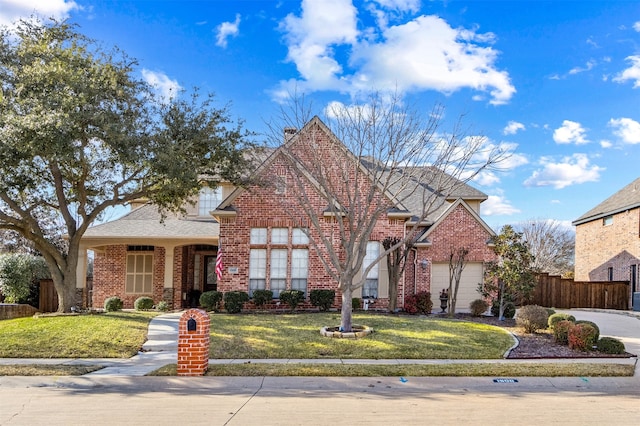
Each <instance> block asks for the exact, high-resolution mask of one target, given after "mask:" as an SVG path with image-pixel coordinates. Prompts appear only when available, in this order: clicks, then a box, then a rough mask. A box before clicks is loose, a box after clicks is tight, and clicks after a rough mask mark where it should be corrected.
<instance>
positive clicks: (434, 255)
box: [93, 124, 494, 309]
mask: <svg viewBox="0 0 640 426" xmlns="http://www.w3.org/2000/svg"><path fill="white" fill-rule="evenodd" d="M305 131H306V132H308V133H307V134H306V135H307V136H305V137H306V139H305V138H300V139H297V141H298V142H297V143H296V144H295V145H292V146H290V147H289V149H290V152H292V153H293V155H294V156H295V161H296V162H297V164H296V163H295V162H292V161H291V159H290V158H287V157H285V156H284V154H283V153H280V154H279V156H278V155H276V156H275V157H274V158H271V159H270V160H269V162H268V163H266V166H265V168H264V169H263V170H261V179H262V181H261V182H260V185H255V186H251V187H249V188H247V189H246V190H243V191H241V192H239V193H238V194H234V196H233V197H230V198H229V200H230V201H229V202H230V205H229V206H227V207H230V209H229V210H227V211H232V212H233V213H232V214H228V215H227V214H221V215H219V216H217V218H218V221H219V236H216V237H218V241H219V249H221V250H222V252H223V261H224V266H225V268H224V273H223V276H222V279H221V280H219V282H217V288H216V289H217V290H218V291H220V292H223V293H225V292H228V291H233V290H240V291H247V292H248V291H249V254H250V251H251V249H252V248H259V249H265V250H266V252H267V265H266V275H267V276H266V288H270V279H269V271H270V264H269V262H270V255H269V254H270V253H271V250H272V249H273V248H274V247H275V246H273V245H271V244H269V243H267V244H266V245H263V246H255V245H254V246H252V245H251V244H250V233H251V229H253V228H266V229H267V230H268V234H270V232H271V230H272V229H273V228H287V229H288V235H289V242H288V244H286V246H284V247H283V246H282V245H279V246H277V248H286V249H287V250H288V255H287V262H288V264H287V274H288V275H289V276H287V280H286V281H287V288H290V286H291V284H290V283H291V276H290V273H291V272H290V271H291V250H292V249H294V248H307V249H308V276H307V295H308V293H309V292H310V291H311V290H314V289H333V290H338V282H337V281H336V280H335V279H334V278H332V276H331V275H330V274H329V273H328V272H327V270H326V266H325V265H326V264H331V262H330V261H328V254H327V253H328V249H327V248H326V247H323V246H322V244H321V243H317V244H313V243H309V244H307V245H303V246H294V245H293V242H292V240H291V235H292V229H295V228H306V229H308V230H309V232H310V237H311V240H312V241H316V242H321V241H322V239H321V238H320V236H321V235H325V236H330V237H329V243H328V244H330V245H331V247H332V248H333V250H334V251H335V253H336V254H337V256H338V257H339V258H342V259H344V258H345V253H344V247H342V246H341V244H342V240H341V238H340V237H339V235H340V232H341V231H340V222H337V221H338V220H343V219H340V218H339V217H336V215H335V214H326V213H327V212H329V213H336V210H332V209H331V208H330V206H327V200H326V199H325V198H323V197H321V195H320V192H319V187H321V186H322V184H318V180H322V179H325V180H327V181H331V180H332V179H333V183H334V185H335V188H344V189H343V191H344V194H340V195H342V196H343V197H344V199H347V198H348V197H353V196H354V193H356V192H357V194H358V195H357V196H358V197H359V200H361V201H360V202H359V203H353V202H347V201H345V202H344V205H345V206H354V205H355V207H352V208H355V209H358V210H359V212H358V214H360V215H361V216H360V217H365V218H368V217H371V214H374V213H375V212H376V211H379V210H380V209H379V208H378V207H379V206H384V209H385V210H384V211H386V209H387V208H391V207H395V206H394V205H393V204H392V203H391V201H390V200H388V199H387V198H386V197H385V196H383V195H382V193H381V192H380V191H379V190H378V189H377V188H376V189H375V190H374V191H372V190H371V187H372V186H371V184H370V182H371V181H370V180H369V178H368V176H367V175H366V173H364V171H363V169H362V167H361V164H360V162H359V161H353V158H350V157H349V155H348V154H346V152H345V151H344V146H342V145H341V143H340V142H339V141H336V140H335V139H333V138H332V136H331V135H330V134H329V133H327V132H326V131H325V130H324V129H323V128H322V126H320V125H317V124H314V125H312V126H310V127H309V128H307V129H306V130H305ZM309 135H310V136H309ZM345 183H348V184H350V185H352V187H349V186H348V185H345ZM358 185H359V186H358ZM354 188H357V189H358V190H359V191H354ZM339 190H340V189H339ZM301 193H304V194H306V197H307V199H308V204H305V205H301V204H300V201H299V196H298V195H297V194H301ZM473 203H475V204H473ZM472 204H473V205H474V206H476V204H477V205H479V201H477V199H476V200H475V201H472ZM305 208H310V209H312V210H313V211H314V212H315V213H316V215H317V216H318V218H319V222H318V223H317V224H316V225H314V224H313V223H311V222H310V220H311V219H310V218H309V216H308V215H307V214H305V213H304V209H305ZM476 208H477V206H476ZM471 209H472V208H471V207H470V206H469V205H468V204H466V203H461V202H460V203H458V204H457V205H456V207H455V209H453V210H451V211H450V212H449V213H448V214H447V216H446V217H444V218H440V219H439V222H436V224H435V225H433V226H432V228H431V229H430V230H429V231H428V232H427V233H428V237H429V241H430V243H429V244H427V245H421V246H419V247H416V249H415V250H414V251H412V253H411V254H410V256H409V259H408V266H407V268H406V269H405V276H404V277H403V278H401V279H400V286H401V288H400V289H398V306H399V307H402V306H404V300H403V299H404V297H405V296H407V295H410V294H414V293H415V292H418V291H423V290H426V291H430V290H431V289H430V280H431V271H430V268H422V267H421V266H420V265H419V263H420V262H421V261H422V260H423V259H424V260H427V261H428V264H429V265H430V264H431V263H432V262H442V261H447V260H448V256H449V254H450V250H451V248H452V247H455V248H459V247H467V248H469V249H470V253H469V257H468V260H469V261H473V262H486V261H489V260H493V258H494V254H493V251H492V250H491V248H490V247H489V246H488V245H487V241H488V240H489V238H490V236H491V231H490V230H489V229H488V228H487V227H486V225H484V222H482V220H481V219H479V218H478V216H477V214H475V213H472V211H471ZM366 222H367V220H366V219H363V220H362V222H360V223H358V222H357V220H356V223H355V224H354V225H349V224H348V223H347V220H344V222H342V223H343V224H344V225H345V226H360V225H361V224H362V223H364V224H366ZM318 226H319V228H320V230H318V229H317V228H318ZM405 226H406V223H405V219H404V218H403V219H397V218H394V217H389V216H387V215H386V214H383V215H382V216H380V217H379V219H378V220H377V221H376V222H375V226H374V227H373V229H372V231H371V236H370V238H369V240H370V241H378V242H382V241H383V240H384V239H385V238H387V237H393V236H398V237H401V238H402V237H403V236H404V235H405V232H407V230H406V228H405ZM212 237H214V236H212ZM216 250H217V247H213V246H209V247H202V246H196V245H195V244H192V245H189V244H187V245H182V246H178V247H176V248H175V249H174V253H173V265H172V266H173V281H172V285H173V287H172V288H165V283H164V281H165V278H164V270H165V248H164V247H161V246H158V247H155V249H154V274H153V293H152V294H148V295H147V294H145V295H144V296H149V297H152V298H153V299H154V301H159V300H162V299H164V300H167V301H170V302H171V305H172V307H173V308H176V309H177V308H182V307H187V306H189V305H190V304H191V303H192V302H191V301H190V300H189V298H190V296H189V295H190V294H195V293H192V292H193V291H194V290H195V291H204V290H208V289H210V288H204V287H203V285H202V277H203V274H204V272H205V270H204V263H205V256H213V255H215V254H216ZM126 256H127V246H126V245H111V246H106V247H104V249H103V250H102V251H100V252H98V253H97V254H96V257H95V264H94V277H95V278H94V293H93V304H94V306H96V307H101V306H102V305H103V303H104V300H105V299H106V298H107V297H110V296H113V295H118V296H120V297H121V298H122V299H123V301H124V305H125V308H131V307H133V302H134V301H135V299H136V298H138V297H140V296H142V294H135V295H133V294H126V293H125V282H126ZM196 256H200V257H199V259H200V260H199V261H198V262H197V261H196ZM323 258H324V259H323ZM323 260H324V261H323ZM380 263H381V264H384V265H383V266H384V270H385V271H384V272H383V266H381V267H380V270H379V273H380V274H379V286H378V298H377V299H376V300H375V301H372V302H371V303H370V304H369V308H371V309H386V307H387V306H388V283H387V280H388V278H387V277H386V264H385V262H384V261H382V262H380ZM198 277H199V278H198ZM196 281H198V282H196ZM360 294H361V291H360V290H358V291H356V292H355V293H354V296H355V297H358V296H359V295H360ZM340 305H341V295H340V293H339V292H338V291H336V299H335V301H334V307H340ZM191 306H193V305H191ZM245 308H246V309H252V308H255V306H254V305H253V304H252V303H248V304H246V305H245ZM269 308H271V309H278V308H280V309H281V308H283V307H282V306H278V304H277V303H272V304H270V305H269ZM300 308H301V309H305V308H311V305H310V303H309V302H308V299H307V302H305V303H303V304H302V305H301V306H300Z"/></svg>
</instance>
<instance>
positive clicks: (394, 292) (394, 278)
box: [389, 270, 400, 314]
mask: <svg viewBox="0 0 640 426" xmlns="http://www.w3.org/2000/svg"><path fill="white" fill-rule="evenodd" d="M399 278H400V277H399V276H398V274H397V272H396V271H395V270H394V271H393V273H392V274H389V312H390V313H392V314H393V313H395V312H396V310H397V309H398V280H399Z"/></svg>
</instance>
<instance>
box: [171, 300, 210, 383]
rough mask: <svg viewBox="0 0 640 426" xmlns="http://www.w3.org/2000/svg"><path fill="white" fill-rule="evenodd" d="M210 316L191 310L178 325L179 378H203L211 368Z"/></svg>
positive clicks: (197, 310) (182, 317) (203, 312)
mask: <svg viewBox="0 0 640 426" xmlns="http://www.w3.org/2000/svg"><path fill="white" fill-rule="evenodd" d="M210 322H211V319H210V318H209V315H208V314H207V313H206V312H205V311H203V310H202V309H189V310H187V311H186V312H185V313H184V314H182V316H181V317H180V323H179V324H178V376H203V375H204V373H205V372H206V371H207V367H208V366H209V341H210V335H209V332H210V328H209V326H210Z"/></svg>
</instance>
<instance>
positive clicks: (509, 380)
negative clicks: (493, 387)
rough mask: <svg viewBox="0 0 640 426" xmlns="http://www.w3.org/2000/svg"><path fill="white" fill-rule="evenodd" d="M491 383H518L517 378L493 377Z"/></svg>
mask: <svg viewBox="0 0 640 426" xmlns="http://www.w3.org/2000/svg"><path fill="white" fill-rule="evenodd" d="M493 383H518V379H493Z"/></svg>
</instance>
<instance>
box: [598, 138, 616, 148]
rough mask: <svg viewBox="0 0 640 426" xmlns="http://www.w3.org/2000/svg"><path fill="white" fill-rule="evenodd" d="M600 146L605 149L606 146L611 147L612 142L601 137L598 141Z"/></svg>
mask: <svg viewBox="0 0 640 426" xmlns="http://www.w3.org/2000/svg"><path fill="white" fill-rule="evenodd" d="M600 146H601V147H602V148H605V149H606V148H611V147H612V146H613V144H612V143H611V141H608V140H606V139H602V140H601V141H600Z"/></svg>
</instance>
